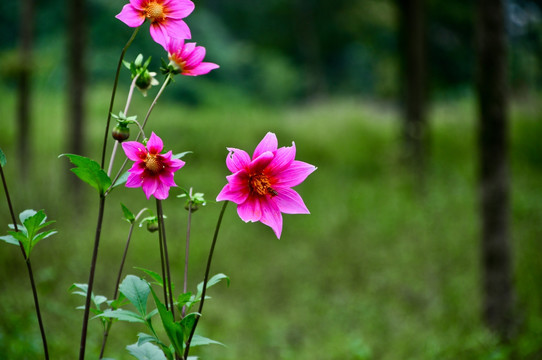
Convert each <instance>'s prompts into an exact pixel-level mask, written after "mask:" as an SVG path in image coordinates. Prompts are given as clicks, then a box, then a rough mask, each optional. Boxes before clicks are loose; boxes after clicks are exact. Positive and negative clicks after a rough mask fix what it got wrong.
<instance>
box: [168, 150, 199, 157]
mask: <svg viewBox="0 0 542 360" xmlns="http://www.w3.org/2000/svg"><path fill="white" fill-rule="evenodd" d="M193 153H194V152H193V151H185V152H182V153H178V154H174V155H171V158H172V159H182V158H183V157H185V156H186V155H188V154H193Z"/></svg>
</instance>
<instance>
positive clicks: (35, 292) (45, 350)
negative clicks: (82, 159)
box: [0, 165, 49, 360]
mask: <svg viewBox="0 0 542 360" xmlns="http://www.w3.org/2000/svg"><path fill="white" fill-rule="evenodd" d="M0 174H1V175H2V183H3V185H4V192H5V193H6V199H7V201H8V207H9V212H10V214H11V220H12V221H13V227H14V229H15V231H16V232H18V231H19V228H18V227H17V220H16V218H15V212H14V211H13V205H12V204H11V198H10V196H9V191H8V185H7V182H6V178H5V176H4V169H3V168H2V166H1V165H0ZM19 247H20V249H21V252H22V254H23V257H24V260H25V263H26V268H27V270H28V277H29V278H30V286H31V287H32V295H33V298H34V307H35V308H36V316H37V317H38V324H39V327H40V333H41V341H42V343H43V353H44V356H45V360H49V347H48V346H47V337H46V336H45V328H44V327H43V320H42V318H41V311H40V303H39V301H38V290H37V289H36V283H35V281H34V273H33V272H32V264H31V263H30V258H29V257H28V256H27V254H26V251H25V249H24V245H23V243H22V242H20V241H19Z"/></svg>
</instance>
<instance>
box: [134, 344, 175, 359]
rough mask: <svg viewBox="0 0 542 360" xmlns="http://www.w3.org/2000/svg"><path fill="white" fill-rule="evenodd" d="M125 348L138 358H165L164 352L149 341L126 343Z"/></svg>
mask: <svg viewBox="0 0 542 360" xmlns="http://www.w3.org/2000/svg"><path fill="white" fill-rule="evenodd" d="M126 350H128V352H129V353H130V355H133V356H134V357H135V358H137V359H138V360H167V359H166V356H165V355H164V352H163V351H162V350H160V348H159V347H158V346H156V345H153V344H151V343H145V344H143V345H138V344H137V343H136V344H132V345H128V346H126Z"/></svg>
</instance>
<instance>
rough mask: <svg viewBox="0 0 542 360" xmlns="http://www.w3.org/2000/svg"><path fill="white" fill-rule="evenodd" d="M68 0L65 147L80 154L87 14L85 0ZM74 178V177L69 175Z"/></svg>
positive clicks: (82, 147)
mask: <svg viewBox="0 0 542 360" xmlns="http://www.w3.org/2000/svg"><path fill="white" fill-rule="evenodd" d="M67 2H68V9H69V15H68V19H69V20H68V21H69V23H68V104H69V105H68V136H67V139H68V144H67V146H68V149H69V151H70V152H71V153H74V154H83V152H84V141H83V139H84V137H83V127H84V119H85V88H86V69H85V61H84V60H85V56H86V51H85V50H86V42H87V33H86V30H87V29H86V14H87V12H86V11H85V1H84V0H67ZM71 178H73V177H71Z"/></svg>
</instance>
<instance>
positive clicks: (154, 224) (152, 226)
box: [147, 219, 158, 233]
mask: <svg viewBox="0 0 542 360" xmlns="http://www.w3.org/2000/svg"><path fill="white" fill-rule="evenodd" d="M147 230H148V231H149V232H151V233H153V232H156V231H158V219H157V220H156V221H147Z"/></svg>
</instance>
